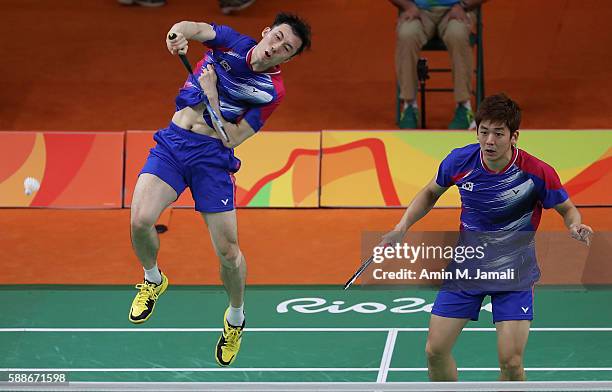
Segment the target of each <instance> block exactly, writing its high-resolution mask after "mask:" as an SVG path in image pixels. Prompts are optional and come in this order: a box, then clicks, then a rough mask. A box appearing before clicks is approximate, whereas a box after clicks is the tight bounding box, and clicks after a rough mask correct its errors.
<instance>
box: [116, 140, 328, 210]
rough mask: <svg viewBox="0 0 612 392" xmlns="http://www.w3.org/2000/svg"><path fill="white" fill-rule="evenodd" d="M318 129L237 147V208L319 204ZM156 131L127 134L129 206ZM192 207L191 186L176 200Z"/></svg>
mask: <svg viewBox="0 0 612 392" xmlns="http://www.w3.org/2000/svg"><path fill="white" fill-rule="evenodd" d="M320 137H321V136H320V133H319V132H261V133H259V134H258V135H256V136H254V137H253V138H251V139H249V140H247V141H246V142H245V143H244V144H242V145H240V146H239V147H238V148H236V150H235V155H236V156H237V157H238V158H240V160H241V161H242V167H241V168H240V171H238V173H236V205H237V206H239V207H318V205H319V149H320V143H321V140H320ZM154 145H155V142H154V140H153V132H151V131H128V132H127V138H126V170H125V173H126V175H125V205H126V207H127V206H129V205H130V203H131V200H132V194H133V192H134V186H135V185H136V180H137V178H138V173H139V172H140V169H141V168H142V166H143V165H144V163H145V161H146V159H147V156H148V154H149V149H150V148H152V147H153V146H154ZM173 205H174V206H178V207H193V200H192V198H191V193H190V192H189V189H186V190H185V192H183V194H182V195H181V196H180V197H179V199H178V200H177V201H176V202H175V203H174V204H173Z"/></svg>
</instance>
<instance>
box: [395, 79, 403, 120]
mask: <svg viewBox="0 0 612 392" xmlns="http://www.w3.org/2000/svg"><path fill="white" fill-rule="evenodd" d="M401 115H402V98H401V97H400V87H399V83H396V89H395V124H396V125H397V126H398V127H399V123H400V116H401Z"/></svg>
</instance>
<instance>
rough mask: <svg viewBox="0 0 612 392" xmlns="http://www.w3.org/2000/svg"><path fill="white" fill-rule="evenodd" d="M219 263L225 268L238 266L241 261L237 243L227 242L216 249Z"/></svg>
mask: <svg viewBox="0 0 612 392" xmlns="http://www.w3.org/2000/svg"><path fill="white" fill-rule="evenodd" d="M217 253H218V255H219V259H220V260H221V264H223V266H224V267H226V268H232V269H234V268H238V267H239V266H240V263H241V262H242V252H240V247H238V244H237V243H228V244H226V245H224V246H222V247H220V248H219V249H218V250H217Z"/></svg>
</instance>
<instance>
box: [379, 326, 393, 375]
mask: <svg viewBox="0 0 612 392" xmlns="http://www.w3.org/2000/svg"><path fill="white" fill-rule="evenodd" d="M396 339H397V330H396V329H391V330H390V331H389V333H388V334H387V342H386V343H385V350H384V351H383V355H382V359H381V360H380V369H379V370H378V376H377V377H376V382H386V381H387V374H388V373H389V366H390V365H391V358H392V357H393V349H394V348H395V340H396Z"/></svg>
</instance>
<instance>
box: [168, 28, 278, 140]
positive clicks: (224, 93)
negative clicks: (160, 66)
mask: <svg viewBox="0 0 612 392" xmlns="http://www.w3.org/2000/svg"><path fill="white" fill-rule="evenodd" d="M211 26H212V27H213V29H214V31H215V33H216V36H215V38H214V39H213V40H210V41H206V42H203V44H204V45H206V46H208V47H209V48H210V50H209V51H207V52H206V54H205V55H204V58H203V59H202V60H200V62H198V64H197V65H196V67H195V68H194V71H193V73H194V76H195V78H193V79H192V78H188V79H187V81H186V82H185V84H184V86H183V87H182V88H181V89H180V91H179V94H178V96H177V97H176V110H177V111H178V110H181V109H183V108H185V107H187V106H195V105H197V104H199V103H202V102H204V99H205V94H204V92H203V91H202V89H201V87H200V85H199V83H197V78H198V77H199V76H200V75H201V74H202V71H203V70H204V69H205V68H206V66H207V65H208V64H211V63H212V64H214V65H215V71H216V73H217V80H218V81H217V90H218V92H219V102H220V108H221V115H222V116H223V118H225V119H226V120H227V121H230V122H233V123H238V122H240V121H241V120H242V119H245V120H246V121H247V122H248V123H249V125H250V126H251V127H252V128H253V130H254V131H255V132H257V131H259V130H260V129H261V127H262V126H263V124H264V122H265V121H266V120H267V118H268V117H269V116H270V114H271V113H272V111H273V110H274V109H275V108H276V106H278V105H279V103H280V102H281V100H282V99H283V97H284V95H285V87H284V85H283V80H282V76H281V71H280V67H278V66H277V67H274V68H272V69H269V70H266V71H264V72H255V71H253V70H252V69H251V65H250V60H251V54H252V53H253V48H254V47H255V45H256V44H257V42H256V41H255V40H254V39H253V38H251V37H248V36H246V35H243V34H240V33H238V32H236V31H235V30H233V29H232V28H230V27H228V26H220V25H215V24H211ZM204 121H206V123H207V124H208V125H209V126H210V127H211V128H213V126H212V122H211V119H210V116H209V114H208V112H207V111H204Z"/></svg>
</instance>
